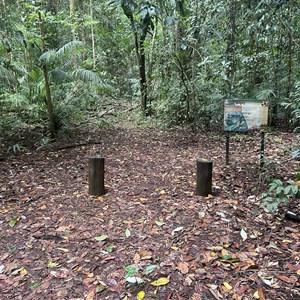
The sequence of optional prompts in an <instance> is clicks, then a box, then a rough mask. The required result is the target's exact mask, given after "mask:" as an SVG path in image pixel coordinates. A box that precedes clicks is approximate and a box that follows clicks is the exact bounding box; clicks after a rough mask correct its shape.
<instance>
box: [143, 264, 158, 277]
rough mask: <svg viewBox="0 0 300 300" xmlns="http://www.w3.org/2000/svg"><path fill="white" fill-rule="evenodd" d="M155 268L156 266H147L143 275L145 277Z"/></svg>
mask: <svg viewBox="0 0 300 300" xmlns="http://www.w3.org/2000/svg"><path fill="white" fill-rule="evenodd" d="M156 268H157V265H149V266H147V267H146V270H145V273H146V275H149V274H150V273H152V272H153V271H154V270H155V269H156Z"/></svg>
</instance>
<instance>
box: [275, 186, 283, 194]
mask: <svg viewBox="0 0 300 300" xmlns="http://www.w3.org/2000/svg"><path fill="white" fill-rule="evenodd" d="M283 190H284V188H283V187H282V186H278V187H277V188H276V194H277V195H280V194H281V192H282V191H283Z"/></svg>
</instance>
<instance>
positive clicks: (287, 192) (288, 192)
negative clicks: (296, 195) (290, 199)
mask: <svg viewBox="0 0 300 300" xmlns="http://www.w3.org/2000/svg"><path fill="white" fill-rule="evenodd" d="M291 189H292V186H290V185H289V186H287V187H286V188H285V189H284V194H285V195H289V194H290V192H291Z"/></svg>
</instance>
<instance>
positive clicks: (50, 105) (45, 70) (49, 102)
mask: <svg viewBox="0 0 300 300" xmlns="http://www.w3.org/2000/svg"><path fill="white" fill-rule="evenodd" d="M38 15H39V25H40V35H41V50H42V53H43V52H44V51H45V42H44V26H43V20H42V16H41V12H38ZM43 73H44V80H45V89H46V104H47V111H48V119H49V131H50V135H51V138H54V137H55V121H54V114H53V103H52V99H51V90H50V82H49V74H48V66H47V64H46V63H43Z"/></svg>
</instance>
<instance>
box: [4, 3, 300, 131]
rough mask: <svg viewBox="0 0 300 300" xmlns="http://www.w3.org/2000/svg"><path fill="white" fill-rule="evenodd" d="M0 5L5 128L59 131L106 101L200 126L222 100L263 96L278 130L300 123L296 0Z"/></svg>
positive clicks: (211, 119)
mask: <svg viewBox="0 0 300 300" xmlns="http://www.w3.org/2000/svg"><path fill="white" fill-rule="evenodd" d="M0 6H1V7H0V8H1V19H0V104H1V105H0V115H1V118H0V129H1V133H2V134H4V135H5V134H10V133H11V132H13V131H14V130H18V129H20V128H21V129H22V130H24V129H25V130H26V128H31V129H32V127H34V128H37V127H42V128H44V129H45V128H46V129H47V134H49V136H51V137H54V136H56V134H57V133H58V132H59V130H61V129H62V128H66V127H68V126H69V125H70V124H71V123H72V122H76V121H78V120H82V119H85V118H87V116H88V113H87V111H90V110H99V109H100V110H101V109H102V108H103V107H104V106H106V105H107V99H112V100H111V101H114V103H117V105H118V104H119V105H122V104H123V103H131V104H132V105H136V107H138V108H139V109H140V111H141V112H142V114H144V115H148V116H151V117H153V118H156V119H157V120H159V122H160V124H165V125H168V126H169V125H183V124H184V125H189V126H192V127H193V128H199V127H206V126H210V125H211V124H217V125H221V124H222V115H223V108H224V100H225V99H245V98H246V99H249V98H250V99H258V100H265V99H267V100H268V101H269V123H270V124H271V125H272V126H281V125H282V124H284V125H285V126H289V127H290V128H297V126H298V125H299V120H300V113H299V112H300V110H299V108H300V80H299V78H300V73H299V60H300V58H299V43H300V31H299V28H300V26H299V25H300V24H299V22H300V9H299V8H300V3H299V1H296V0H294V1H284V0H262V1H256V0H255V1H254V0H251V1H249V0H247V1H245V0H220V1H212V0H205V1H192V0H185V1H184V0H182V1H179V0H166V1H161V0H156V1H145V0H139V1H138V0H119V1H112V0H110V1H94V0H89V1H83V0H69V1H61V0H55V1H33V0H32V1H25V0H18V1H10V0H1V1H0ZM103 99H106V100H105V101H104V100H103Z"/></svg>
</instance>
